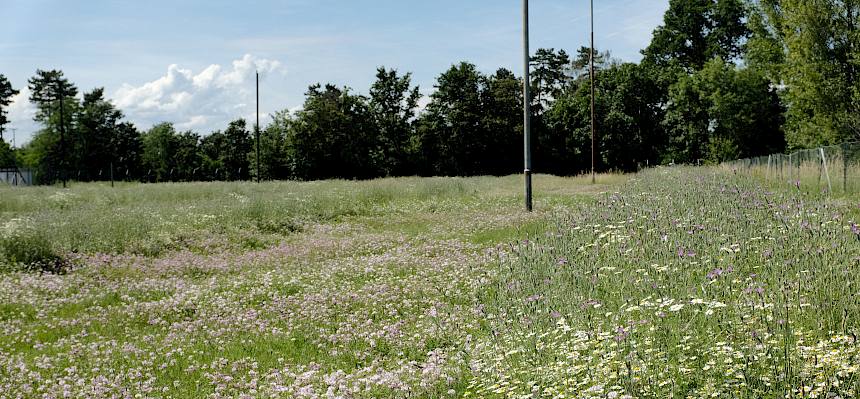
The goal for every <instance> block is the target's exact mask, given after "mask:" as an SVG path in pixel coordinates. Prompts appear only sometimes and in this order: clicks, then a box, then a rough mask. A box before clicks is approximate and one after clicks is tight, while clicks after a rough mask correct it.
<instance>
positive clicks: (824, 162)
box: [818, 148, 833, 195]
mask: <svg viewBox="0 0 860 399" xmlns="http://www.w3.org/2000/svg"><path fill="white" fill-rule="evenodd" d="M818 151H819V153H820V154H821V165H822V166H824V175H825V176H827V194H828V195H831V194H832V193H833V183H831V182H830V171H829V170H828V168H827V157H826V156H825V155H824V148H819V149H818Z"/></svg>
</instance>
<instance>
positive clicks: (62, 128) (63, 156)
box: [58, 80, 66, 188]
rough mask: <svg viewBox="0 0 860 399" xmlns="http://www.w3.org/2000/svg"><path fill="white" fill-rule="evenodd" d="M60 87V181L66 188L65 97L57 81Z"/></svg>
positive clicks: (61, 83) (61, 85)
mask: <svg viewBox="0 0 860 399" xmlns="http://www.w3.org/2000/svg"><path fill="white" fill-rule="evenodd" d="M58 82H59V85H60V157H61V158H60V179H62V180H63V188H66V167H65V161H66V116H65V115H66V114H65V108H66V107H65V106H63V98H64V97H66V92H65V89H64V88H63V82H62V81H59V80H58Z"/></svg>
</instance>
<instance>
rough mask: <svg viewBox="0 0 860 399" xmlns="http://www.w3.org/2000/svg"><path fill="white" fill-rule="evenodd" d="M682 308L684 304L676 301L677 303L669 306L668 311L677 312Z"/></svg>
mask: <svg viewBox="0 0 860 399" xmlns="http://www.w3.org/2000/svg"><path fill="white" fill-rule="evenodd" d="M683 308H684V304H682V303H678V304H674V305H672V306H670V307H669V311H670V312H678V311H680V310H681V309H683Z"/></svg>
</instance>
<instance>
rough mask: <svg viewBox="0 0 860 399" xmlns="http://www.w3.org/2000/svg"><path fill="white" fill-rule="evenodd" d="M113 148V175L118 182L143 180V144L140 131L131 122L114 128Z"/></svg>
mask: <svg viewBox="0 0 860 399" xmlns="http://www.w3.org/2000/svg"><path fill="white" fill-rule="evenodd" d="M111 140H112V141H111V148H112V149H113V151H114V154H113V156H112V157H111V158H112V159H113V173H114V179H116V180H133V179H139V178H141V177H142V176H141V170H140V169H141V155H142V152H143V143H142V142H141V135H140V131H139V130H137V128H135V127H134V125H133V124H131V123H129V122H123V123H120V124H119V125H116V126H115V127H114V132H113V135H112V137H111Z"/></svg>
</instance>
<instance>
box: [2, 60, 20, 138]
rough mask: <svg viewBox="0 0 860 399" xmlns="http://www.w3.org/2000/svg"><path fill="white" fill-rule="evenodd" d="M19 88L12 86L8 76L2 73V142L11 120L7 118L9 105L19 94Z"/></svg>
mask: <svg viewBox="0 0 860 399" xmlns="http://www.w3.org/2000/svg"><path fill="white" fill-rule="evenodd" d="M18 93H19V92H18V90H15V89H13V88H12V84H11V83H9V80H8V79H6V76H3V75H2V74H0V142H2V141H3V139H4V138H3V133H5V132H6V125H7V124H8V123H9V120H8V119H6V114H7V113H8V107H9V105H10V104H12V97H15V96H16V95H18Z"/></svg>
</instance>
